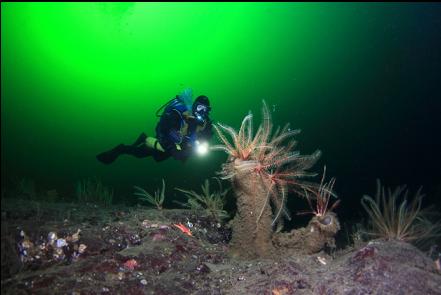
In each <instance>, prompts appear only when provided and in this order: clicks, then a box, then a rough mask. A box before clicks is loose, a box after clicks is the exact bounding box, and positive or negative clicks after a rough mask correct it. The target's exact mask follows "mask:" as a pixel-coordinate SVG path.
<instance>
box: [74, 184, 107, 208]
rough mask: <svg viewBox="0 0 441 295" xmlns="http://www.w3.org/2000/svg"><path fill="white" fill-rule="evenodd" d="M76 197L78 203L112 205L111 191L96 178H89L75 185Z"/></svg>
mask: <svg viewBox="0 0 441 295" xmlns="http://www.w3.org/2000/svg"><path fill="white" fill-rule="evenodd" d="M76 197H77V200H78V201H79V202H91V203H99V204H103V205H105V206H109V205H111V204H112V200H113V189H112V188H109V187H106V186H105V185H104V184H103V183H102V182H101V181H100V180H99V179H98V178H96V177H95V178H89V179H84V180H81V181H79V182H78V183H77V187H76Z"/></svg>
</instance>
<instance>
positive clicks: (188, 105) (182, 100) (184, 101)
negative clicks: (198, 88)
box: [156, 88, 193, 117]
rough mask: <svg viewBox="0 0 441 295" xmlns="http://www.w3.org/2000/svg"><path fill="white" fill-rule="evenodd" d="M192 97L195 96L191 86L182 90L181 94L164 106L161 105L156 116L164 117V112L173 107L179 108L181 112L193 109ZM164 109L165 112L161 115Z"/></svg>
mask: <svg viewBox="0 0 441 295" xmlns="http://www.w3.org/2000/svg"><path fill="white" fill-rule="evenodd" d="M192 97H193V92H192V90H191V89H190V88H186V89H185V90H184V91H182V92H181V94H179V95H176V97H175V98H172V99H170V100H169V101H168V102H166V103H165V104H164V105H163V106H161V107H160V108H159V109H158V110H157V111H156V117H162V116H163V115H164V113H167V112H170V111H171V110H173V109H176V110H178V111H179V112H180V113H183V112H185V111H188V110H191V109H192V103H193V102H192V100H193V99H192ZM164 108H165V109H164ZM162 109H164V112H163V113H162V114H161V115H159V113H160V112H161V111H162Z"/></svg>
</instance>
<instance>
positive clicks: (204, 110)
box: [193, 104, 211, 125]
mask: <svg viewBox="0 0 441 295" xmlns="http://www.w3.org/2000/svg"><path fill="white" fill-rule="evenodd" d="M210 111H211V107H209V106H206V105H203V104H198V105H197V106H196V108H195V110H194V112H193V113H194V116H195V118H196V120H197V121H198V123H199V124H201V125H202V124H204V123H205V120H206V119H207V117H208V113H209V112H210Z"/></svg>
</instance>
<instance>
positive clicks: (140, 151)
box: [96, 144, 152, 164]
mask: <svg viewBox="0 0 441 295" xmlns="http://www.w3.org/2000/svg"><path fill="white" fill-rule="evenodd" d="M123 154H126V155H132V156H134V157H137V158H145V157H148V156H151V155H152V150H151V149H149V148H148V147H147V146H146V145H145V144H141V145H139V146H133V145H125V144H120V145H117V146H116V147H115V148H113V149H111V150H109V151H107V152H104V153H101V154H99V155H97V156H96V158H97V159H98V161H100V162H101V163H103V164H110V163H113V162H114V161H115V160H116V159H117V158H118V157H119V156H120V155H123Z"/></svg>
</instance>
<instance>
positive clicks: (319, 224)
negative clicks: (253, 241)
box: [273, 167, 340, 255]
mask: <svg viewBox="0 0 441 295" xmlns="http://www.w3.org/2000/svg"><path fill="white" fill-rule="evenodd" d="M325 175H326V167H325V168H324V171H323V176H322V179H321V181H320V185H319V187H318V188H317V189H313V190H311V191H309V192H308V191H305V197H306V200H307V201H308V204H309V206H310V208H311V211H305V212H300V213H298V214H299V215H301V214H313V215H314V217H313V218H312V219H311V221H310V222H309V223H308V225H307V226H306V228H301V229H293V230H292V231H291V232H289V233H276V234H274V236H273V243H274V245H275V246H276V248H279V249H281V251H284V252H285V254H288V255H290V254H294V253H306V254H311V253H315V252H318V251H320V250H321V249H323V248H324V247H325V246H329V247H334V246H335V240H334V235H335V234H336V233H337V232H338V231H339V230H340V223H339V222H338V219H337V216H336V214H335V213H334V212H332V210H333V209H335V208H336V207H337V205H338V204H339V202H340V200H337V201H336V202H334V203H332V205H331V203H330V198H331V197H336V195H335V193H334V192H333V187H334V184H335V178H331V180H329V181H328V182H325V181H324V180H325Z"/></svg>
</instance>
